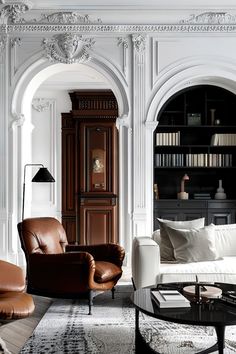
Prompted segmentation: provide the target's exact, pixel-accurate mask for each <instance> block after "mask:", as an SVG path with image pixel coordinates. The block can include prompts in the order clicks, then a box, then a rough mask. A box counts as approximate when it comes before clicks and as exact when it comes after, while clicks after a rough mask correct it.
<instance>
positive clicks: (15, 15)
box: [0, 0, 32, 23]
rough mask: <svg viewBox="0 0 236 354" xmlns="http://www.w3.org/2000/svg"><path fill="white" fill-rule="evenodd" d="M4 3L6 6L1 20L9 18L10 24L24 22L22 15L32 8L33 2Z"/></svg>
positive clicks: (0, 17) (25, 0) (6, 1)
mask: <svg viewBox="0 0 236 354" xmlns="http://www.w3.org/2000/svg"><path fill="white" fill-rule="evenodd" d="M2 3H4V4H6V6H4V7H3V8H2V10H1V11H0V20H3V19H4V18H7V19H8V21H9V22H10V23H18V22H24V21H25V20H24V19H22V18H21V15H22V14H24V13H25V12H27V11H29V10H30V9H31V8H32V2H31V1H28V0H18V1H14V0H5V1H2Z"/></svg>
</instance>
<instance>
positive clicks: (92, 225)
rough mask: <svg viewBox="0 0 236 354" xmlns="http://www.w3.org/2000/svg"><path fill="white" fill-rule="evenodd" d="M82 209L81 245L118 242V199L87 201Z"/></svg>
mask: <svg viewBox="0 0 236 354" xmlns="http://www.w3.org/2000/svg"><path fill="white" fill-rule="evenodd" d="M81 203H82V204H84V205H81V207H80V243H81V244H85V245H91V244H99V243H108V242H112V243H116V242H117V206H116V198H107V199H101V200H93V199H86V200H83V199H82V201H81Z"/></svg>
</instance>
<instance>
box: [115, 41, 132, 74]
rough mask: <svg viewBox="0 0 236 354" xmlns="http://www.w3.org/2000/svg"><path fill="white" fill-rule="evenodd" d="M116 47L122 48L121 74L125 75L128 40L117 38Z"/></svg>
mask: <svg viewBox="0 0 236 354" xmlns="http://www.w3.org/2000/svg"><path fill="white" fill-rule="evenodd" d="M117 45H118V46H119V47H120V46H122V49H123V72H124V74H125V75H126V73H127V49H128V46H129V45H128V39H127V38H124V37H118V42H117Z"/></svg>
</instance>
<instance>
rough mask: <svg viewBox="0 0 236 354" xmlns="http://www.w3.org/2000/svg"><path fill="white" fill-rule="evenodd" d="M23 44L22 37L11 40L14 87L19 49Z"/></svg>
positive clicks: (11, 76) (11, 71)
mask: <svg viewBox="0 0 236 354" xmlns="http://www.w3.org/2000/svg"><path fill="white" fill-rule="evenodd" d="M21 44H22V42H21V38H20V37H15V38H11V40H10V45H11V66H10V85H12V82H13V77H14V76H15V74H16V72H17V54H18V53H17V48H18V47H20V46H21Z"/></svg>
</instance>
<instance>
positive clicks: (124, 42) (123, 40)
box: [117, 37, 128, 49]
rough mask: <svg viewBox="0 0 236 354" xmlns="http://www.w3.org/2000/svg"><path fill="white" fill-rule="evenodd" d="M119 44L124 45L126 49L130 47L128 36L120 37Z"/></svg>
mask: <svg viewBox="0 0 236 354" xmlns="http://www.w3.org/2000/svg"><path fill="white" fill-rule="evenodd" d="M117 45H118V46H121V45H123V47H124V48H125V49H128V39H127V38H124V37H119V38H118V43H117Z"/></svg>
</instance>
